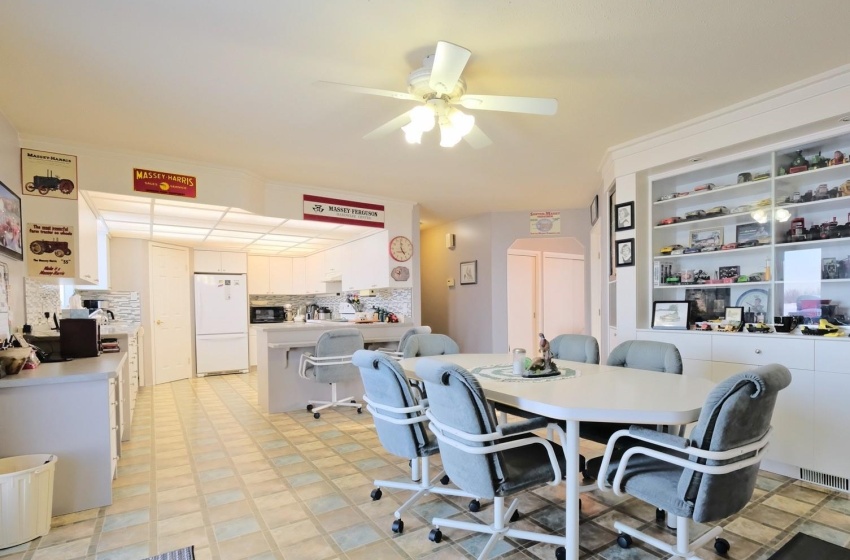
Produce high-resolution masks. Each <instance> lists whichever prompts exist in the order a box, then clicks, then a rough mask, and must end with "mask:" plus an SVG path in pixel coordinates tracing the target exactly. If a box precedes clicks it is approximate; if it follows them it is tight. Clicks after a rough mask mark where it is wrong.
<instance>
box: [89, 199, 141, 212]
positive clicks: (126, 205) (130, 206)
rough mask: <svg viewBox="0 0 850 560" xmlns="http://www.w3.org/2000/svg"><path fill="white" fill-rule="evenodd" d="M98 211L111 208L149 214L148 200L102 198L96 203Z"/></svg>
mask: <svg viewBox="0 0 850 560" xmlns="http://www.w3.org/2000/svg"><path fill="white" fill-rule="evenodd" d="M96 207H97V209H98V211H103V210H112V211H113V212H129V213H132V214H150V211H151V204H150V202H138V201H133V202H129V201H125V200H112V199H103V200H99V201H97V203H96Z"/></svg>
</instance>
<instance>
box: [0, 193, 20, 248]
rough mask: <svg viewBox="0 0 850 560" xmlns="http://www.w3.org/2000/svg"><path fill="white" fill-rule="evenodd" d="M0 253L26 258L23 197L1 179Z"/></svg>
mask: <svg viewBox="0 0 850 560" xmlns="http://www.w3.org/2000/svg"><path fill="white" fill-rule="evenodd" d="M0 224H2V233H0V254H2V255H6V256H7V257H11V258H13V259H15V260H17V261H22V260H24V248H23V244H22V243H21V239H22V237H23V231H22V230H21V197H19V196H18V195H17V194H15V193H14V192H13V191H12V189H10V188H9V187H7V186H6V185H4V184H3V182H2V181H0Z"/></svg>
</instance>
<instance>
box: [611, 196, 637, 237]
mask: <svg viewBox="0 0 850 560" xmlns="http://www.w3.org/2000/svg"><path fill="white" fill-rule="evenodd" d="M614 216H615V219H616V220H617V221H616V222H615V227H614V231H626V230H627V229H634V227H635V203H634V202H624V203H622V204H617V205H616V206H615V207H614Z"/></svg>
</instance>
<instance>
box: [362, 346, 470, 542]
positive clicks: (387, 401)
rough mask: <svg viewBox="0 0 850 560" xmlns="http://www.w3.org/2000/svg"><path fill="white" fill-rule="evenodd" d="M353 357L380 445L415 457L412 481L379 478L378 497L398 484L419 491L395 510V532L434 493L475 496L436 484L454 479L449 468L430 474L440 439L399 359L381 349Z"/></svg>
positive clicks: (398, 531)
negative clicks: (448, 473) (408, 512)
mask: <svg viewBox="0 0 850 560" xmlns="http://www.w3.org/2000/svg"><path fill="white" fill-rule="evenodd" d="M351 361H352V363H353V364H354V365H355V366H357V367H358V368H360V377H361V379H362V380H363V388H364V389H365V391H366V394H365V395H364V396H363V400H364V401H365V402H366V408H367V409H368V410H369V412H370V413H372V417H373V418H374V421H375V430H376V431H377V432H378V439H379V440H381V445H383V446H384V449H386V450H387V451H389V452H390V453H392V454H393V455H396V456H397V457H403V458H405V459H409V460H410V467H411V477H410V478H411V480H412V481H413V482H397V481H390V480H376V481H375V486H376V488H375V489H374V490H372V499H373V500H380V499H381V496H382V492H381V488H399V489H402V490H412V491H413V492H414V494H413V496H411V497H410V498H409V499H408V500H407V501H406V502H404V503H403V504H402V505H401V506H400V507H399V508H398V509H397V510H396V511H395V520H394V521H393V524H392V530H393V532H394V533H401V532H403V531H404V521H403V520H402V519H401V516H402V514H403V513H404V511H405V510H407V509H408V508H410V507H411V506H413V504H415V503H416V502H417V501H418V500H419V499H420V498H422V497H423V496H426V495H427V494H429V493H432V494H446V495H449V496H465V497H468V498H474V496H472V495H471V494H468V493H467V492H464V491H462V490H456V489H453V488H443V487H440V486H435V483H436V482H437V481H438V480H441V482H442V483H443V484H447V483H448V482H449V479H448V477H446V476H444V475H445V472H444V471H441V472H440V473H439V474H437V475H436V476H435V477H433V478H430V476H431V475H430V471H429V466H430V462H429V457H431V455H434V454H436V453H438V452H439V447H438V446H437V441H436V440H435V439H434V438H433V437H430V436H429V434H428V431H427V430H426V429H425V423H426V422H427V421H428V419H427V418H426V417H425V407H426V404H427V403H426V402H425V401H419V400H417V399H416V398H415V397H414V394H413V392H412V391H411V390H410V389H411V387H410V384H409V381H408V379H407V376H406V375H405V374H404V370H402V369H401V366H399V364H398V362H397V361H396V360H394V359H393V358H391V357H389V356H386V355H385V354H383V353H381V352H373V351H369V350H358V351H357V352H355V353H354V356H353V357H352V359H351ZM417 481H418V482H417ZM480 507H481V504H480V502H479V501H478V500H477V499H473V500H472V501H471V502H470V503H469V509H470V510H471V511H478V509H479V508H480Z"/></svg>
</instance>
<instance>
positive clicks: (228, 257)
mask: <svg viewBox="0 0 850 560" xmlns="http://www.w3.org/2000/svg"><path fill="white" fill-rule="evenodd" d="M195 272H212V273H220V274H246V273H247V272H248V255H247V254H246V253H234V252H230V251H195Z"/></svg>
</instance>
